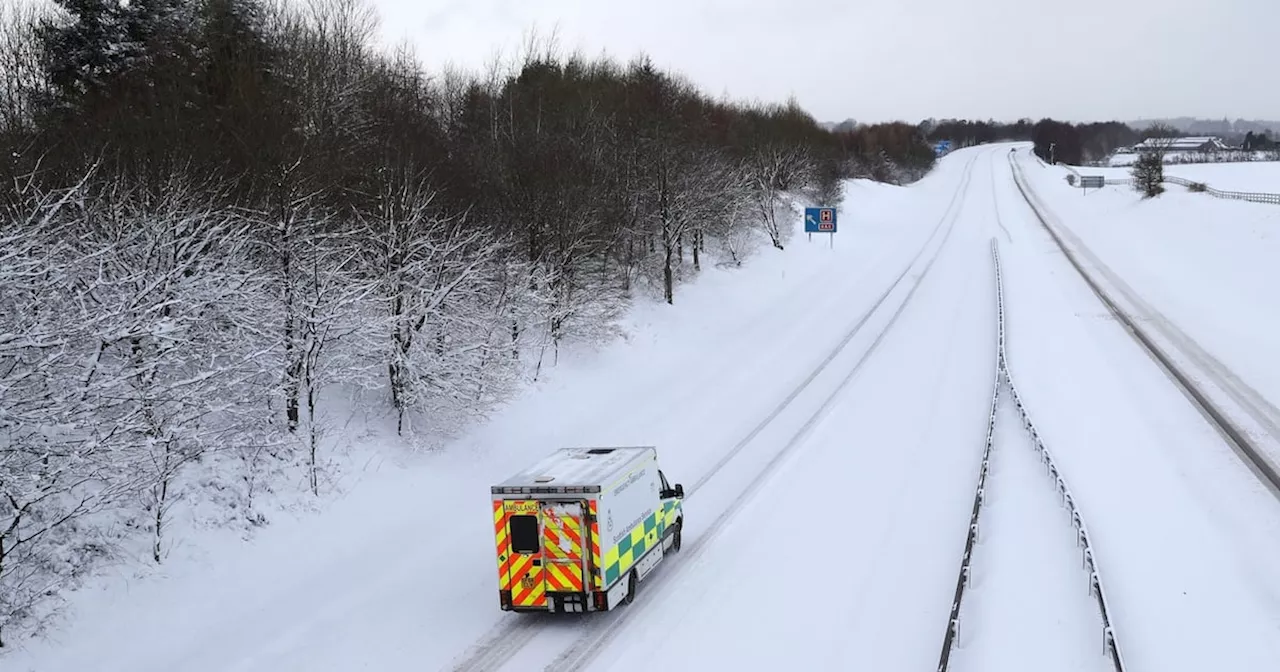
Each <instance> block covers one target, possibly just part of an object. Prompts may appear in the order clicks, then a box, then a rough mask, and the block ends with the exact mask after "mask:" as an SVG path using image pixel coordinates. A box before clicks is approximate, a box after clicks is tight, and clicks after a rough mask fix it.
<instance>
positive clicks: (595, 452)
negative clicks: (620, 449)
mask: <svg viewBox="0 0 1280 672" xmlns="http://www.w3.org/2000/svg"><path fill="white" fill-rule="evenodd" d="M587 452H588V453H590V454H592V455H608V454H609V453H612V452H613V449H612V448H592V449H590V450H588V451H587Z"/></svg>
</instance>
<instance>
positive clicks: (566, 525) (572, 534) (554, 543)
mask: <svg viewBox="0 0 1280 672" xmlns="http://www.w3.org/2000/svg"><path fill="white" fill-rule="evenodd" d="M543 521H544V524H543V526H542V539H543V540H542V547H543V549H545V550H546V553H547V555H548V556H550V557H551V558H554V559H556V560H576V561H579V562H580V561H581V560H582V521H580V520H579V519H577V518H573V517H569V516H554V517H553V516H547V517H545V518H544V519H543Z"/></svg>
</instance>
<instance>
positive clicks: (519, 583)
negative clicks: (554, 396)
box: [490, 446, 684, 612]
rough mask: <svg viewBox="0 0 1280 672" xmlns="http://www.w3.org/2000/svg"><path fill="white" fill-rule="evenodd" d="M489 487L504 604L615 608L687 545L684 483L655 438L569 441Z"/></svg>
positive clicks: (556, 608) (561, 609) (551, 609)
mask: <svg viewBox="0 0 1280 672" xmlns="http://www.w3.org/2000/svg"><path fill="white" fill-rule="evenodd" d="M490 490H491V492H492V494H493V522H494V532H495V534H496V539H497V552H498V553H497V555H498V594H499V600H500V602H501V605H502V609H503V610H505V611H535V612H586V611H608V610H609V609H612V608H615V607H617V606H618V605H619V604H624V603H630V602H631V600H632V599H634V598H635V595H636V589H637V587H638V586H639V583H640V581H641V580H643V579H644V578H645V576H647V575H648V574H649V572H651V571H653V569H654V567H657V566H658V563H660V562H662V559H663V558H664V557H665V556H666V554H667V553H671V552H675V551H678V550H680V533H681V528H682V527H683V526H684V512H683V510H682V508H681V502H682V501H683V499H684V487H683V486H681V485H680V484H678V483H677V484H676V485H674V486H672V485H670V484H669V483H668V482H667V477H666V476H665V475H664V474H663V473H662V470H661V469H659V468H658V451H657V449H655V448H654V447H653V446H635V447H601V448H562V449H560V450H558V451H556V452H554V453H552V454H551V455H549V456H547V457H546V458H545V459H543V460H541V461H540V462H538V463H537V464H534V465H533V466H531V467H530V468H528V469H526V470H524V471H522V472H520V473H519V474H516V475H515V476H512V477H511V478H509V479H507V480H506V481H505V482H503V483H502V484H500V485H495V486H493V487H492V488H491V489H490Z"/></svg>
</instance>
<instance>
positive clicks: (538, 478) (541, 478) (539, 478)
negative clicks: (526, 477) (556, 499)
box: [533, 476, 556, 483]
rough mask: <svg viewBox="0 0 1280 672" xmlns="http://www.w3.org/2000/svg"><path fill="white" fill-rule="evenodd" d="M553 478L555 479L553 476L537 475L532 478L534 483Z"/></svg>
mask: <svg viewBox="0 0 1280 672" xmlns="http://www.w3.org/2000/svg"><path fill="white" fill-rule="evenodd" d="M554 480H556V477H555V476H539V477H537V478H535V479H533V482H534V483H550V482H551V481H554Z"/></svg>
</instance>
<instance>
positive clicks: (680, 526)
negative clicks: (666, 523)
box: [671, 520, 684, 552]
mask: <svg viewBox="0 0 1280 672" xmlns="http://www.w3.org/2000/svg"><path fill="white" fill-rule="evenodd" d="M683 531H684V521H683V520H677V521H676V531H675V534H674V535H672V536H674V537H675V538H674V539H672V540H671V550H672V552H679V551H680V533H681V532H683Z"/></svg>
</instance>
